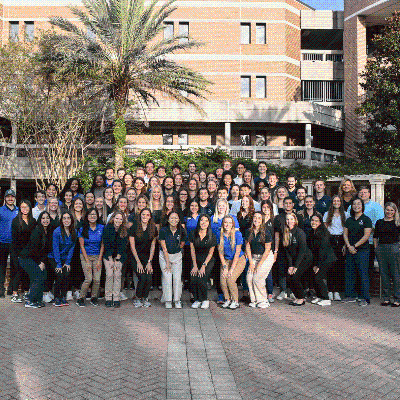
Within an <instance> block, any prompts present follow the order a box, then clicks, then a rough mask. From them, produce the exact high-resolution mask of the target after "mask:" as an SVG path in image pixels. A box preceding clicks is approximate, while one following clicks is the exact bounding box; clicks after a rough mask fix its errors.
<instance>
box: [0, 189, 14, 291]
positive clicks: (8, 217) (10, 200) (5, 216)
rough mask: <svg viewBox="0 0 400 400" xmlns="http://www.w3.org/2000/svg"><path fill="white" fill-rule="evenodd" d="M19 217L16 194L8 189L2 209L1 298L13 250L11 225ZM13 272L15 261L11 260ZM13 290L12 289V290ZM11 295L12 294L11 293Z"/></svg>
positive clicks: (0, 212) (0, 210) (0, 211)
mask: <svg viewBox="0 0 400 400" xmlns="http://www.w3.org/2000/svg"><path fill="white" fill-rule="evenodd" d="M17 215H18V207H16V205H15V192H14V190H12V189H8V190H7V191H6V192H5V194H4V205H3V206H2V207H0V226H1V229H0V297H4V292H5V289H4V281H5V277H6V268H7V259H8V255H9V254H10V250H11V241H12V234H11V224H12V221H13V219H14V218H15V217H16V216H17ZM10 263H11V269H12V270H13V269H14V268H13V265H12V264H13V263H14V259H13V257H11V260H10ZM10 289H11V288H10ZM10 294H11V293H10Z"/></svg>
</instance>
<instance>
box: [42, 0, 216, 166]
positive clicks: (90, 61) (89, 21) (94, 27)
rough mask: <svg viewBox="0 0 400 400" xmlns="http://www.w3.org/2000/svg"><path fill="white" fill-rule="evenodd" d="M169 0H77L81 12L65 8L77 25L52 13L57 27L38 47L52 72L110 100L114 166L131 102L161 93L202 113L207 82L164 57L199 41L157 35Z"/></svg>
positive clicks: (152, 98)
mask: <svg viewBox="0 0 400 400" xmlns="http://www.w3.org/2000/svg"><path fill="white" fill-rule="evenodd" d="M174 1H175V0H171V1H168V2H166V3H164V4H162V5H161V6H158V5H157V2H158V0H151V2H150V4H148V5H146V4H145V1H144V0H83V1H82V3H83V5H84V7H85V9H86V10H85V11H83V10H82V9H78V8H76V7H71V11H72V13H73V14H74V15H75V16H76V17H77V19H78V20H79V24H74V23H73V22H71V21H69V20H67V19H65V18H62V17H54V18H52V19H51V20H50V22H51V23H52V25H53V26H54V27H56V28H58V29H55V30H52V31H51V32H48V33H46V34H44V35H43V37H42V43H46V45H42V46H41V48H42V49H46V51H47V52H48V51H50V52H51V54H50V55H49V54H48V53H47V55H43V54H42V56H43V57H45V58H47V59H48V58H49V57H50V58H51V59H52V65H53V68H52V73H53V75H54V76H57V78H58V79H62V80H68V79H70V80H71V81H73V82H77V81H80V82H84V86H85V88H86V90H90V91H91V92H96V94H97V95H99V96H101V97H102V99H104V98H106V99H108V100H109V102H110V104H112V106H113V115H114V131H113V133H114V138H115V167H116V168H119V167H120V166H122V165H123V155H124V152H123V146H124V145H125V139H126V124H125V116H126V113H127V111H128V110H129V109H130V108H131V107H139V108H142V109H144V108H145V107H146V106H149V105H150V104H151V103H156V104H158V103H157V95H158V94H160V93H164V94H167V95H168V96H169V97H171V98H173V99H175V100H177V101H178V102H181V103H186V104H189V105H191V106H193V107H195V108H197V109H198V111H199V112H202V110H201V107H199V105H198V104H197V103H196V100H197V99H199V98H204V95H205V94H206V93H208V90H207V85H208V84H209V83H210V82H209V81H207V80H206V79H205V78H204V77H203V76H202V75H201V74H199V73H197V72H195V71H192V70H190V69H189V68H186V67H184V66H182V65H179V64H177V63H176V62H174V61H172V60H171V57H170V58H169V57H168V56H169V55H171V54H173V53H175V52H177V51H185V50H188V49H191V48H193V47H196V46H199V45H201V43H199V42H196V41H194V40H191V39H189V38H187V37H184V36H176V35H173V36H172V37H171V38H163V34H162V33H163V29H164V21H165V19H166V18H168V17H169V16H170V15H171V13H173V12H174V11H175V10H176V7H175V6H174V5H173V3H174ZM82 26H83V27H82ZM49 44H51V45H49ZM184 92H186V93H187V95H186V93H185V95H184V94H183V93H184Z"/></svg>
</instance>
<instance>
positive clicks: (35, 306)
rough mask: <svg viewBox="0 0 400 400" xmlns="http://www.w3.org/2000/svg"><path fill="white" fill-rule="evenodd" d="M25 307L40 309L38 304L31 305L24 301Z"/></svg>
mask: <svg viewBox="0 0 400 400" xmlns="http://www.w3.org/2000/svg"><path fill="white" fill-rule="evenodd" d="M25 307H26V308H40V307H39V305H38V303H32V302H31V301H26V302H25Z"/></svg>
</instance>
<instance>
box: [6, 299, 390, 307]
mask: <svg viewBox="0 0 400 400" xmlns="http://www.w3.org/2000/svg"><path fill="white" fill-rule="evenodd" d="M11 301H12V300H11ZM381 306H383V307H387V306H390V301H382V303H381Z"/></svg>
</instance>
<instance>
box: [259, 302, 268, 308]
mask: <svg viewBox="0 0 400 400" xmlns="http://www.w3.org/2000/svg"><path fill="white" fill-rule="evenodd" d="M257 307H258V308H268V307H269V302H268V301H262V302H261V303H258V304H257Z"/></svg>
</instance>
